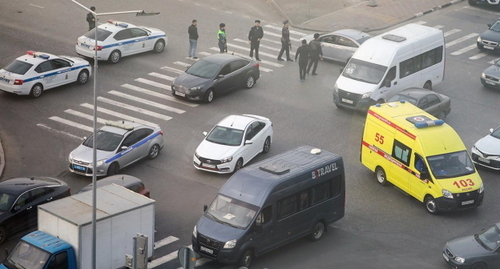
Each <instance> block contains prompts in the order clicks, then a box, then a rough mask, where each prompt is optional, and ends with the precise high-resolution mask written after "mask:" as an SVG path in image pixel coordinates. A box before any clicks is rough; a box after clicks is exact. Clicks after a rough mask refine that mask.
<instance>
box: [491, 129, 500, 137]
mask: <svg viewBox="0 0 500 269" xmlns="http://www.w3.org/2000/svg"><path fill="white" fill-rule="evenodd" d="M490 135H491V136H493V137H494V138H497V139H500V127H498V128H497V129H496V130H494V131H493V132H491V134H490Z"/></svg>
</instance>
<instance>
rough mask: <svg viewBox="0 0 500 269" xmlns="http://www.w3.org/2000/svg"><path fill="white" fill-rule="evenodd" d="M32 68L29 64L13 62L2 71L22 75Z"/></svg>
mask: <svg viewBox="0 0 500 269" xmlns="http://www.w3.org/2000/svg"><path fill="white" fill-rule="evenodd" d="M32 66H33V65H32V64H30V63H27V62H22V61H19V60H14V61H13V62H11V63H10V64H9V65H7V66H6V67H4V70H5V71H8V72H11V73H14V74H18V75H24V74H26V72H28V70H30V68H31V67H32Z"/></svg>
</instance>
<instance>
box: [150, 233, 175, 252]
mask: <svg viewBox="0 0 500 269" xmlns="http://www.w3.org/2000/svg"><path fill="white" fill-rule="evenodd" d="M177 240H179V238H177V237H175V236H168V237H165V238H163V239H162V240H158V241H156V242H155V243H154V249H159V248H161V247H163V246H165V245H168V244H170V243H172V242H175V241H177Z"/></svg>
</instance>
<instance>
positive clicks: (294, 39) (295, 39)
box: [264, 32, 300, 42]
mask: <svg viewBox="0 0 500 269" xmlns="http://www.w3.org/2000/svg"><path fill="white" fill-rule="evenodd" d="M264 35H266V36H267V35H270V36H277V37H279V38H281V34H276V33H273V32H265V33H264ZM290 40H292V41H296V42H299V41H300V40H299V39H298V38H293V37H290Z"/></svg>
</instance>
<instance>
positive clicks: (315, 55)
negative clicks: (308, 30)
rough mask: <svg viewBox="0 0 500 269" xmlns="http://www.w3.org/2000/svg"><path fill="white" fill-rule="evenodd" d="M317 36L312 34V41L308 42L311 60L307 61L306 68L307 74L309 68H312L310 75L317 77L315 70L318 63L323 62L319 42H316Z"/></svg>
mask: <svg viewBox="0 0 500 269" xmlns="http://www.w3.org/2000/svg"><path fill="white" fill-rule="evenodd" d="M318 38H319V34H318V33H316V34H314V39H313V40H311V42H309V47H311V57H310V58H311V60H309V65H308V66H307V72H306V73H307V74H308V75H309V71H311V66H313V64H314V67H313V72H312V75H313V76H315V75H317V73H316V68H318V61H319V60H320V59H321V60H323V51H322V50H321V42H320V41H319V40H318Z"/></svg>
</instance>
